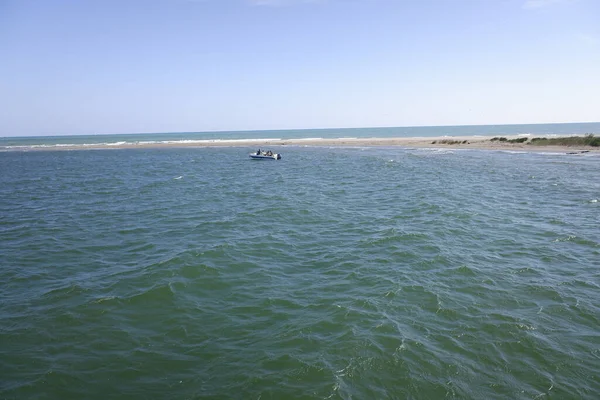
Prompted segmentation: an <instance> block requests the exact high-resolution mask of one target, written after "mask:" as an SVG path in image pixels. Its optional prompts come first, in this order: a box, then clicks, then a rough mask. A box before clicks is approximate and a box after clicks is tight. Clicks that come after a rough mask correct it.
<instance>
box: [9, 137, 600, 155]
mask: <svg viewBox="0 0 600 400" xmlns="http://www.w3.org/2000/svg"><path fill="white" fill-rule="evenodd" d="M523 137H524V136H523V135H505V136H503V139H504V138H505V139H506V141H500V140H497V138H492V137H489V136H436V137H391V138H333V139H327V138H309V139H248V140H245V139H235V140H188V141H173V142H154V143H127V142H118V143H111V144H107V143H100V144H74V145H68V144H66V145H32V146H7V147H5V148H3V149H1V151H55V150H101V149H151V148H183V147H248V148H250V149H255V148H265V147H273V148H276V147H277V148H279V147H285V146H339V147H354V146H365V147H381V146H389V147H407V148H447V149H476V150H515V151H526V152H558V153H564V152H565V151H568V152H584V151H585V152H600V147H592V146H585V145H573V146H571V145H564V144H563V145H552V144H550V145H532V144H529V143H530V141H531V140H532V139H535V138H543V136H541V135H535V136H534V135H530V136H527V137H526V138H527V140H528V141H527V142H525V143H510V142H508V141H510V140H513V139H519V138H523ZM492 139H496V140H492ZM277 151H281V150H279V149H278V150H277Z"/></svg>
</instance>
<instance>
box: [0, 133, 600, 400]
mask: <svg viewBox="0 0 600 400" xmlns="http://www.w3.org/2000/svg"><path fill="white" fill-rule="evenodd" d="M399 129H400V128H399ZM496 129H500V130H501V129H502V128H496ZM557 129H558V128H556V127H555V129H553V130H554V131H556V130H557ZM567 130H570V131H572V130H573V129H567ZM582 130H584V131H585V130H588V131H589V130H590V127H589V126H587V127H584V128H582ZM490 131H494V129H492V128H490ZM520 133H524V134H526V133H528V132H520ZM529 133H531V132H529ZM556 133H557V132H548V134H556ZM558 133H560V132H558ZM570 133H579V132H570ZM328 134H329V133H328ZM330 134H332V135H340V133H339V132H334V133H330ZM342 134H343V135H348V136H354V137H365V136H364V135H373V136H377V137H381V132H376V133H375V134H373V133H372V132H370V131H369V132H363V131H361V130H353V132H352V133H351V134H349V133H347V132H343V133H342ZM438 134H440V130H438ZM441 134H443V132H441ZM479 134H484V133H482V132H479ZM495 134H496V133H494V135H495ZM506 134H509V133H506ZM254 135H255V136H256V137H261V136H262V134H261V133H255V134H254ZM307 135H311V136H309V137H325V136H326V135H325V133H324V132H320V133H318V134H316V133H315V132H309V133H307ZM394 135H395V134H394ZM409 135H411V136H424V135H417V134H414V133H412V132H411V133H409ZM457 135H458V134H457ZM461 135H462V134H461ZM165 136H168V135H166V134H165V135H163V136H160V135H158V138H157V137H152V136H147V139H148V140H163V139H162V138H163V137H165ZM145 137H146V136H145ZM277 137H279V136H277ZM63 139H64V138H63ZM120 139H121V138H120V137H116V136H113V137H110V138H108V140H116V141H117V142H119V141H124V140H130V139H124V140H120ZM213 139H217V138H213ZM234 139H235V138H234ZM2 140H3V143H4V145H6V146H25V147H21V148H18V149H17V148H15V147H11V148H10V151H3V152H1V153H0V171H1V174H0V398H1V399H105V398H110V399H151V398H152V399H163V398H168V399H261V400H266V399H442V398H450V399H482V398H487V399H545V398H554V399H596V398H598V393H600V332H599V329H600V302H599V299H600V202H599V200H600V179H598V171H599V170H600V168H599V167H600V156H599V155H598V153H582V154H575V155H573V154H571V155H569V154H565V153H562V154H559V153H530V152H524V151H517V152H515V151H490V150H459V149H456V150H454V149H412V148H401V147H335V146H332V147H325V146H315V147H311V146H285V148H278V151H279V150H281V153H282V160H280V161H255V160H251V159H249V157H248V152H249V151H250V150H254V149H249V148H246V147H239V146H235V145H232V146H230V147H185V148H174V147H169V148H134V149H117V148H115V149H104V150H75V151H55V150H53V149H47V150H46V151H20V150H19V149H21V150H23V149H25V150H27V149H30V147H27V146H33V145H47V146H54V145H57V144H61V143H63V142H62V139H61V140H58V139H56V138H54V139H52V138H45V139H44V140H47V142H41V141H39V140H37V139H35V140H34V139H23V138H6V139H2ZM27 140H31V141H30V142H27ZM36 140H37V141H36ZM64 140H67V141H73V140H82V142H81V144H85V143H89V141H90V139H89V137H85V138H76V137H69V138H66V139H64ZM98 140H107V138H98ZM143 140H146V139H143ZM177 140H179V139H177ZM181 140H195V139H194V138H191V139H190V138H189V137H186V136H183V138H182V139H181ZM202 140H204V139H202ZM23 141H25V142H26V144H23V143H24V142H23ZM15 143H16V144H15ZM103 143H104V142H103Z"/></svg>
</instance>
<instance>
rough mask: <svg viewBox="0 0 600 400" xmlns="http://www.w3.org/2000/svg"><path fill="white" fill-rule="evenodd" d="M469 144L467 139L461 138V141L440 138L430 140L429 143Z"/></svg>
mask: <svg viewBox="0 0 600 400" xmlns="http://www.w3.org/2000/svg"><path fill="white" fill-rule="evenodd" d="M436 143H439V144H469V142H468V141H466V140H463V141H462V142H461V141H460V140H452V139H442V140H434V141H433V142H431V144H436Z"/></svg>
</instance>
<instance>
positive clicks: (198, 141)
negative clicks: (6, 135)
mask: <svg viewBox="0 0 600 400" xmlns="http://www.w3.org/2000/svg"><path fill="white" fill-rule="evenodd" d="M318 139H322V138H318ZM318 139H298V140H318ZM282 140H283V139H281V138H251V139H181V140H142V141H119V142H100V143H54V144H31V145H9V146H0V150H27V149H53V148H67V149H79V148H91V147H95V148H102V147H119V146H122V147H135V146H152V145H159V146H160V145H175V146H176V145H178V144H181V145H194V144H197V145H209V144H230V145H232V146H235V145H247V144H249V143H262V142H279V141H282Z"/></svg>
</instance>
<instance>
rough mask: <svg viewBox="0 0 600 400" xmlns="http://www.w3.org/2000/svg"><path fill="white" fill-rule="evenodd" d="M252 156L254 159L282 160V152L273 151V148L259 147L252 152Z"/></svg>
mask: <svg viewBox="0 0 600 400" xmlns="http://www.w3.org/2000/svg"><path fill="white" fill-rule="evenodd" d="M250 158H252V159H253V160H281V154H277V153H273V152H272V151H271V150H268V151H261V150H260V149H259V150H258V151H256V152H255V153H250Z"/></svg>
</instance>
